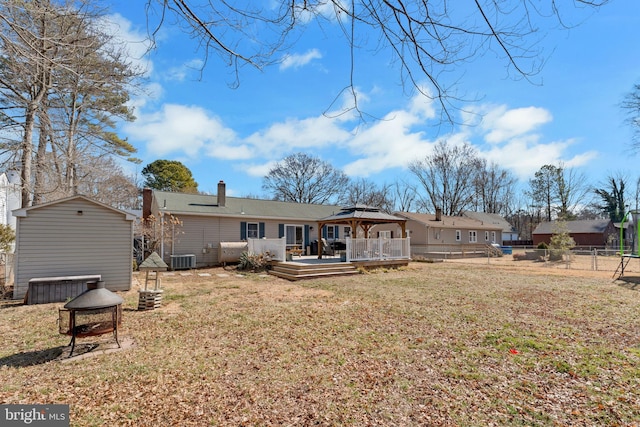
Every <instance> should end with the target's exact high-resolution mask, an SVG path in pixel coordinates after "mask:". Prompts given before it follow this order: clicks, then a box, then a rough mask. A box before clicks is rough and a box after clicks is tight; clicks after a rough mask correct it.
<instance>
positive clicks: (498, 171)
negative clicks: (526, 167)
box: [473, 160, 516, 216]
mask: <svg viewBox="0 0 640 427" xmlns="http://www.w3.org/2000/svg"><path fill="white" fill-rule="evenodd" d="M481 164H482V165H483V166H482V167H481V169H480V170H479V171H478V173H477V174H476V176H475V183H474V184H475V187H476V197H474V200H473V204H474V205H475V206H476V210H477V211H479V212H485V213H494V214H500V215H502V216H507V215H508V214H509V213H510V210H511V202H512V200H511V198H512V195H513V193H514V186H515V184H516V179H515V178H514V176H513V174H511V173H510V172H509V171H508V170H506V169H502V168H500V166H499V165H498V164H497V163H490V164H487V162H486V161H485V160H481Z"/></svg>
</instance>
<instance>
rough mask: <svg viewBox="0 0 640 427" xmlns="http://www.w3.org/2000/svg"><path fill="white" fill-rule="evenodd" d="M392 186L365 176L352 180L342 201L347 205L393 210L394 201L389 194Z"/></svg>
mask: <svg viewBox="0 0 640 427" xmlns="http://www.w3.org/2000/svg"><path fill="white" fill-rule="evenodd" d="M389 193H390V186H388V185H386V184H383V185H381V186H378V185H377V184H376V183H375V182H373V181H370V180H368V179H365V178H360V179H355V180H352V181H351V182H350V183H349V185H348V187H347V191H346V194H345V196H344V199H343V200H342V203H343V204H345V205H358V204H362V205H367V206H373V207H376V208H380V209H382V210H383V211H386V212H391V211H393V203H392V201H391V198H390V196H389Z"/></svg>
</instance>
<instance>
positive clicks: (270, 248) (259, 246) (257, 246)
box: [247, 237, 287, 261]
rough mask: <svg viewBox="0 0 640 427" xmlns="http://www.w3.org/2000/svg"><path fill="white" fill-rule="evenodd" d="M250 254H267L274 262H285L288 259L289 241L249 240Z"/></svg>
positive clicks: (283, 239)
mask: <svg viewBox="0 0 640 427" xmlns="http://www.w3.org/2000/svg"><path fill="white" fill-rule="evenodd" d="M247 243H248V252H249V253H250V254H266V253H269V256H270V257H271V259H272V260H274V261H284V260H285V259H286V257H287V241H286V240H285V238H284V237H283V238H281V239H247Z"/></svg>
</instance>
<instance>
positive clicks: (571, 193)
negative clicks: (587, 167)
mask: <svg viewBox="0 0 640 427" xmlns="http://www.w3.org/2000/svg"><path fill="white" fill-rule="evenodd" d="M558 168H559V175H558V182H557V187H556V188H557V192H558V207H557V208H556V212H557V215H558V217H559V218H562V219H565V220H570V219H573V218H574V217H575V216H576V213H577V210H578V209H579V208H580V206H581V205H583V204H584V202H585V199H586V197H587V195H589V194H590V193H591V192H592V191H593V189H592V187H591V185H589V181H588V180H587V177H586V176H585V175H584V174H583V173H579V172H577V171H576V170H575V169H574V168H568V167H566V166H565V165H564V164H563V163H560V164H559V166H558Z"/></svg>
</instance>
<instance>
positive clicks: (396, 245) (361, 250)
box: [346, 237, 411, 262]
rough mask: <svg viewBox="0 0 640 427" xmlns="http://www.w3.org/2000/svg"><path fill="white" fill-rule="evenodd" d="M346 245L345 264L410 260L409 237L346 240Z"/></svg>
mask: <svg viewBox="0 0 640 427" xmlns="http://www.w3.org/2000/svg"><path fill="white" fill-rule="evenodd" d="M346 243H347V251H346V253H347V262H350V261H374V260H384V259H389V260H392V259H410V258H411V249H410V243H409V237H407V238H405V239H384V238H377V239H352V238H347V239H346Z"/></svg>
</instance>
